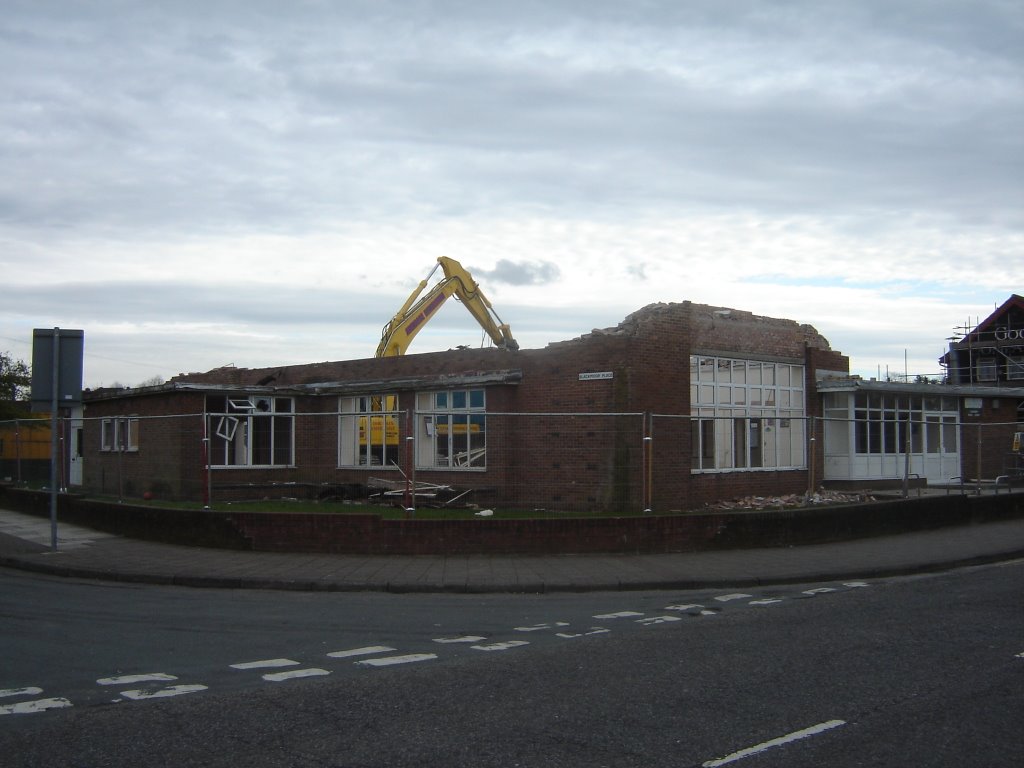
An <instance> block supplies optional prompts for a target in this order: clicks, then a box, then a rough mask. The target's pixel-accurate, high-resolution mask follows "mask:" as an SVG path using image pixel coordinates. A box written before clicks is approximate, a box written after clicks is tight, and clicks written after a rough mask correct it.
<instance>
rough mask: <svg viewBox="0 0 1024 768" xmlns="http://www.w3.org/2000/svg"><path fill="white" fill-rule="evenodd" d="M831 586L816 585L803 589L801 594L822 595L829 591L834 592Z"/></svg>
mask: <svg viewBox="0 0 1024 768" xmlns="http://www.w3.org/2000/svg"><path fill="white" fill-rule="evenodd" d="M835 591H836V590H835V589H834V588H833V587H818V588H817V589H805V590H804V591H803V594H805V595H824V594H827V593H829V592H835Z"/></svg>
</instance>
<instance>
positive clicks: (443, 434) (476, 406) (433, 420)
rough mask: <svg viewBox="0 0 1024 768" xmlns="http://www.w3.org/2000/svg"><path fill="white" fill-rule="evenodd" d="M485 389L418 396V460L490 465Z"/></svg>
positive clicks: (435, 464) (450, 465) (454, 465)
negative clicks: (488, 460) (488, 459)
mask: <svg viewBox="0 0 1024 768" xmlns="http://www.w3.org/2000/svg"><path fill="white" fill-rule="evenodd" d="M485 411H486V403H485V400H484V390H482V389H454V390H446V391H443V392H420V393H418V394H417V396H416V463H417V465H418V466H421V467H443V468H446V469H483V468H484V467H486V466H487V416H486V413H485Z"/></svg>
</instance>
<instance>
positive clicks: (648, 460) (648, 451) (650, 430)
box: [640, 413, 654, 513]
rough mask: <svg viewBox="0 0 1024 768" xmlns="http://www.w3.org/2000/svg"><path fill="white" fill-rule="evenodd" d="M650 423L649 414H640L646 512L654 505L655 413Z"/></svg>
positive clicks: (651, 415)
mask: <svg viewBox="0 0 1024 768" xmlns="http://www.w3.org/2000/svg"><path fill="white" fill-rule="evenodd" d="M650 417H651V419H650V424H649V425H648V421H647V414H646V413H645V414H642V415H641V416H640V419H641V421H640V424H641V430H640V431H641V432H642V433H645V434H644V440H643V452H642V454H641V461H642V464H641V471H642V472H643V480H642V486H643V489H642V490H643V504H644V512H645V513H650V512H652V511H653V507H654V414H653V413H652V414H650Z"/></svg>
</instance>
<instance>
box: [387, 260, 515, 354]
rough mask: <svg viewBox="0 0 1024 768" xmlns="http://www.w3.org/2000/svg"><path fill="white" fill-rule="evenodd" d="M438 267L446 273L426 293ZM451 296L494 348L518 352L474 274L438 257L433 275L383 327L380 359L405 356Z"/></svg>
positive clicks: (508, 331)
mask: <svg viewBox="0 0 1024 768" xmlns="http://www.w3.org/2000/svg"><path fill="white" fill-rule="evenodd" d="M438 268H440V269H441V270H442V271H443V272H444V278H443V279H441V280H440V281H439V282H438V283H437V284H435V285H434V287H433V288H431V289H430V290H429V291H427V293H426V294H424V293H423V291H424V290H425V289H426V287H427V283H428V282H430V278H431V277H433V275H434V273H435V272H437V270H438ZM450 296H454V297H455V298H456V299H458V300H459V301H461V302H462V304H463V306H465V307H466V309H468V310H469V313H470V314H471V315H472V316H473V317H474V318H475V319H476V321H477V322H478V323H479V324H480V327H481V328H483V329H484V332H485V333H486V334H487V335H488V336H490V337H491V341H493V342H494V344H495V346H497V347H499V348H500V349H509V350H516V349H519V344H518V343H517V342H516V340H515V339H513V338H512V331H511V330H510V329H509V327H508V325H506V324H505V323H503V322H502V321H501V318H500V317H498V314H497V313H496V312H495V311H494V308H493V307H492V306H491V302H489V301H488V300H487V297H486V296H484V294H483V292H482V291H481V290H480V286H479V285H477V283H476V281H475V280H474V279H473V277H472V275H470V274H469V272H467V271H466V269H465V268H464V267H463V266H462V265H461V264H459V262H457V261H456V260H455V259H450V258H448V257H447V256H439V257H438V259H437V264H435V265H434V268H433V269H432V270H430V274H428V275H427V276H426V277H425V278H424V279H423V280H420V283H419V285H417V286H416V288H415V290H413V292H412V293H411V294H410V296H409V298H408V299H406V300H405V304H403V305H402V307H401V309H399V310H398V312H397V313H396V314H395V316H394V317H393V318H391V320H390V322H388V324H387V325H385V326H384V330H383V332H382V333H381V339H380V344H378V345H377V357H395V356H397V355H404V354H405V350H407V349H408V348H409V345H410V344H411V343H412V340H413V338H415V336H416V334H417V333H419V332H420V331H421V330H423V326H424V325H426V324H427V321H429V320H430V318H432V317H433V316H434V315H435V314H437V311H438V310H439V309H441V307H442V306H443V305H444V303H445V301H447V300H448V298H449V297H450Z"/></svg>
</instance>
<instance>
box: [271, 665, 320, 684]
mask: <svg viewBox="0 0 1024 768" xmlns="http://www.w3.org/2000/svg"><path fill="white" fill-rule="evenodd" d="M329 674H331V673H330V672H328V671H327V670H326V669H320V668H318V667H309V668H308V669H289V670H288V671H287V672H268V673H267V674H265V675H263V679H264V680H266V681H267V682H268V683H283V682H284V681H286V680H295V679H297V678H300V677H320V676H321V675H329Z"/></svg>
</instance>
